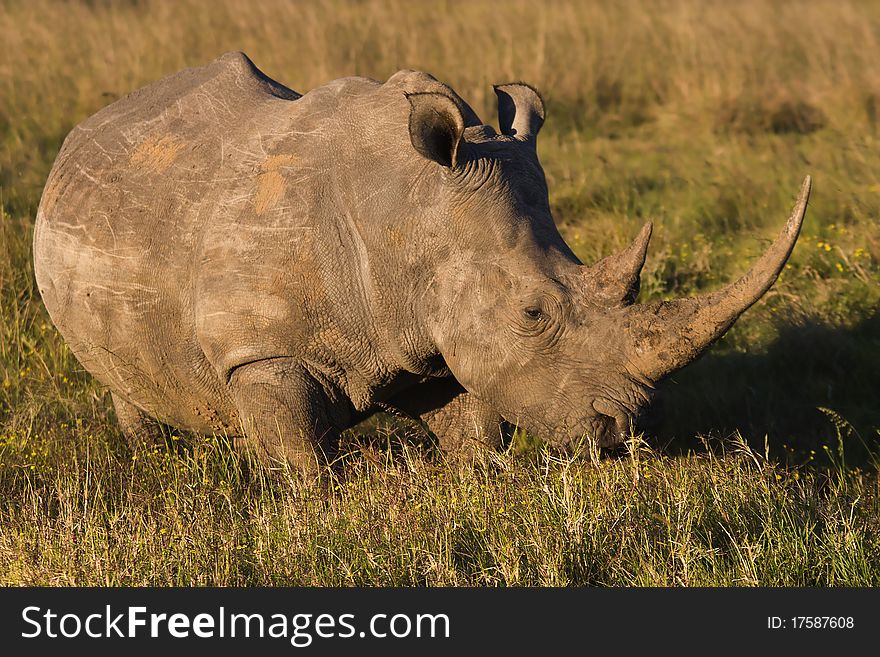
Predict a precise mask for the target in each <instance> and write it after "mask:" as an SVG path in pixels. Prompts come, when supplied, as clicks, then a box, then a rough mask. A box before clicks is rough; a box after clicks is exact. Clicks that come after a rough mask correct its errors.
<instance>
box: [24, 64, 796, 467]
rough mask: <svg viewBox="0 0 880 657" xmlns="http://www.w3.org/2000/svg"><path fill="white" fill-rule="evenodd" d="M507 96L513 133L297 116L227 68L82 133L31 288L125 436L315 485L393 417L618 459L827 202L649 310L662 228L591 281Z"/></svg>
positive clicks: (410, 94)
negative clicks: (341, 444)
mask: <svg viewBox="0 0 880 657" xmlns="http://www.w3.org/2000/svg"><path fill="white" fill-rule="evenodd" d="M496 93H497V94H498V99H499V124H500V128H501V132H502V134H497V133H496V132H495V130H493V129H492V128H491V127H489V126H486V125H483V124H482V122H481V121H480V119H478V118H477V116H476V115H475V114H474V112H473V110H471V109H470V108H469V107H468V106H467V105H466V104H465V103H464V101H462V100H461V99H460V98H459V97H458V96H457V95H456V94H455V92H453V91H452V90H451V89H450V88H449V87H447V86H445V85H443V84H441V83H439V82H437V81H436V80H435V79H434V78H432V77H431V76H429V75H426V74H424V73H419V72H414V71H401V72H399V73H397V74H395V75H394V76H392V77H391V78H390V79H389V80H388V81H387V82H386V83H385V84H380V83H378V82H375V81H373V80H368V79H364V78H344V79H340V80H335V81H333V82H330V83H329V84H327V85H325V86H322V87H319V88H317V89H314V90H313V91H311V92H309V93H307V94H305V95H303V96H300V94H298V93H295V92H293V91H291V90H290V89H287V88H286V87H284V86H282V85H280V84H278V83H276V82H274V81H272V80H270V79H268V78H267V77H265V76H264V75H263V74H262V73H261V72H259V71H258V70H257V69H256V68H255V67H254V66H253V64H252V63H251V62H250V60H248V59H247V57H245V56H244V55H243V54H240V53H231V54H227V55H224V56H223V57H221V58H220V59H218V60H216V61H214V62H212V63H211V64H209V65H207V66H205V67H202V68H194V69H188V70H185V71H182V72H180V73H177V74H176V75H172V76H170V77H168V78H165V79H163V80H160V81H158V82H156V83H154V84H152V85H150V86H148V87H145V88H143V89H140V90H138V91H136V92H134V93H132V94H130V95H129V96H127V97H125V98H123V99H121V100H119V101H118V102H115V103H113V104H112V105H110V106H109V107H106V108H104V109H103V110H101V111H100V112H98V113H97V114H95V115H94V116H93V117H91V118H90V119H88V120H86V121H84V122H83V123H82V124H80V125H79V126H78V127H76V128H75V129H74V130H73V131H72V132H71V133H70V135H69V136H68V137H67V139H66V140H65V142H64V146H63V148H62V149H61V152H60V154H59V156H58V159H57V160H56V162H55V165H54V167H53V169H52V172H51V174H50V177H49V180H48V182H47V184H46V188H45V190H44V193H43V197H42V200H41V203H40V208H39V212H38V216H37V225H36V235H35V238H34V258H35V269H36V276H37V282H38V285H39V289H40V293H41V294H42V297H43V300H44V301H45V304H46V307H47V309H48V311H49V314H50V315H51V317H52V320H53V322H54V323H55V324H56V326H57V327H58V329H59V330H60V331H61V333H62V335H63V336H64V337H65V339H66V340H67V342H68V344H69V345H70V348H71V349H72V351H73V353H74V354H75V355H76V357H77V358H78V359H79V360H80V362H81V363H82V364H83V366H84V367H85V368H86V369H87V370H89V371H90V372H91V373H93V374H94V375H95V376H96V377H97V378H98V379H99V380H100V381H101V382H102V383H103V384H105V385H106V386H108V387H109V389H110V390H111V391H112V394H113V400H114V403H115V406H116V411H117V414H118V417H119V420H120V423H121V425H122V428H123V430H124V432H125V433H126V435H127V436H128V437H129V438H130V439H132V440H135V441H139V440H148V439H151V438H152V437H153V436H154V430H155V426H154V425H155V420H159V421H161V422H164V423H167V424H170V425H173V426H176V427H179V428H183V429H188V430H192V431H196V432H203V433H210V432H214V431H229V432H231V433H233V434H236V435H240V436H241V441H240V442H241V443H243V444H245V445H249V446H251V447H253V448H254V449H256V450H258V451H259V452H260V453H261V454H263V455H264V456H267V457H269V458H270V459H275V460H280V461H284V460H286V461H288V462H289V463H292V464H293V465H295V466H296V467H298V468H300V469H302V470H304V471H306V472H317V471H319V469H320V467H321V464H322V462H323V461H324V459H325V458H326V455H328V454H330V455H332V452H333V448H334V445H335V440H336V438H337V437H338V435H339V432H340V431H342V430H344V429H346V428H347V427H350V426H351V425H352V424H354V423H356V422H358V421H360V420H361V419H363V418H364V417H366V416H368V415H369V414H370V413H372V412H375V411H376V410H377V409H380V408H386V407H389V406H390V407H394V408H397V409H399V410H400V411H402V412H404V413H408V414H410V415H412V416H414V417H419V418H421V419H423V420H424V421H425V422H426V423H427V424H428V426H429V427H431V429H432V430H433V431H434V432H435V433H437V434H438V435H439V436H440V438H441V443H442V444H443V445H444V447H446V448H448V449H454V448H462V447H463V448H465V449H466V448H467V447H468V446H469V444H470V443H486V444H497V442H498V441H499V437H500V424H501V423H502V422H503V420H507V421H508V422H510V423H515V424H517V425H519V426H522V427H524V428H526V429H528V430H530V431H532V432H535V433H537V434H540V435H543V436H546V437H548V438H549V439H550V440H552V441H554V442H556V443H558V444H560V445H565V444H568V443H569V442H570V441H571V440H572V439H582V438H587V439H590V440H593V441H596V443H597V444H598V445H601V446H608V445H613V444H615V443H618V442H619V441H620V440H621V438H622V436H623V435H624V434H625V433H626V431H627V430H628V429H629V428H630V427H631V425H632V424H633V423H634V422H635V421H637V419H638V417H639V415H640V413H641V411H642V409H643V408H644V406H645V404H646V403H647V401H648V400H649V398H650V395H651V391H652V389H653V387H654V384H655V383H656V382H657V381H659V380H660V379H662V378H663V377H664V376H666V375H667V374H669V373H670V372H672V371H675V370H676V369H678V368H680V367H682V366H684V365H685V364H687V363H688V362H690V361H692V360H694V359H695V358H696V357H698V356H699V354H700V353H701V352H702V351H703V350H705V349H706V348H707V347H708V346H709V345H710V344H711V343H712V342H713V341H714V340H715V339H717V338H718V337H719V336H720V335H721V334H723V332H724V331H725V330H727V328H729V327H730V325H731V324H732V323H733V321H734V320H735V319H736V317H737V316H739V314H740V313H742V312H743V311H744V310H745V309H746V308H748V307H749V306H750V305H751V304H752V303H754V301H756V300H757V299H758V298H759V297H760V296H761V294H763V292H764V291H766V289H767V288H768V287H769V286H770V285H771V284H772V283H773V281H774V280H775V278H776V276H777V275H778V272H779V269H780V268H781V267H782V266H783V264H784V262H785V260H786V258H787V257H788V254H789V253H790V251H791V248H792V247H793V245H794V242H795V239H796V238H797V233H798V230H799V228H800V224H801V221H802V218H803V211H804V208H805V205H806V199H807V195H808V192H809V180H807V182H805V186H804V190H803V192H802V194H801V199H800V201H799V202H798V205H797V207H796V208H795V211H794V212H793V214H792V218H791V219H790V220H789V223H788V224H787V225H786V227H785V229H784V231H783V233H782V235H780V237H779V238H778V239H777V240H776V242H775V243H774V244H773V245H772V246H771V247H770V249H769V250H768V252H767V254H765V255H764V256H763V257H762V258H761V259H760V260H759V261H758V262H757V263H756V264H755V266H754V267H753V268H752V271H750V272H749V274H747V275H746V276H745V277H743V279H741V280H740V281H738V282H737V283H735V284H733V285H731V286H729V287H728V288H725V289H724V290H721V291H720V292H717V293H715V294H713V295H708V296H706V297H701V298H694V299H684V300H680V301H675V302H669V303H655V304H647V305H632V304H633V302H634V300H635V296H636V294H637V292H638V286H639V271H640V269H641V267H642V265H643V263H644V259H645V251H646V248H647V243H648V239H649V237H650V225H648V226H646V227H645V229H643V231H642V233H641V234H640V235H639V237H638V238H637V239H636V241H635V242H634V243H633V245H632V246H631V247H629V248H628V249H627V250H626V251H624V252H623V253H621V254H618V255H616V256H612V257H610V258H606V259H604V260H602V261H600V262H599V263H597V264H596V265H594V266H593V267H586V266H584V265H582V264H581V263H580V262H579V261H578V259H577V258H576V257H575V256H574V254H573V253H572V252H571V250H570V249H569V248H568V246H566V244H565V242H564V241H563V240H562V238H561V237H560V235H559V233H558V231H557V230H556V227H555V225H554V223H553V220H552V217H551V215H550V208H549V205H548V200H547V187H546V183H545V180H544V175H543V172H542V169H541V166H540V164H539V163H538V159H537V155H536V150H535V140H536V137H537V132H538V130H539V129H540V127H541V124H542V123H543V118H544V107H543V104H542V102H541V100H540V97H539V96H538V95H537V94H536V93H535V92H534V91H533V90H532V89H531V88H529V87H527V86H525V85H519V84H515V85H505V86H502V87H497V88H496Z"/></svg>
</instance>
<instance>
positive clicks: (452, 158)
mask: <svg viewBox="0 0 880 657" xmlns="http://www.w3.org/2000/svg"><path fill="white" fill-rule="evenodd" d="M406 97H407V99H408V100H409V104H410V106H411V107H410V113H409V138H410V141H411V142H412V145H413V148H415V149H416V150H417V151H418V152H419V154H420V155H422V157H425V158H427V159H429V160H433V161H434V162H436V163H437V164H441V165H443V166H444V167H454V166H455V165H456V163H457V161H458V147H459V145H460V144H461V136H462V134H463V133H464V117H463V116H462V114H461V110H460V109H459V108H458V105H456V104H455V101H454V100H452V98H450V97H449V96H446V95H445V94H438V93H415V94H407V95H406Z"/></svg>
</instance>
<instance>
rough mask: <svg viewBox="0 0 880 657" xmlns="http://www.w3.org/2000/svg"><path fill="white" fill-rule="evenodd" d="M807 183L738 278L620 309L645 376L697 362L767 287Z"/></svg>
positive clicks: (799, 216)
mask: <svg viewBox="0 0 880 657" xmlns="http://www.w3.org/2000/svg"><path fill="white" fill-rule="evenodd" d="M810 186H811V181H810V177H809V176H807V177H806V178H805V179H804V184H803V186H802V187H801V193H800V196H799V197H798V200H797V202H796V203H795V206H794V209H792V211H791V216H790V217H789V219H788V222H786V224H785V227H784V228H783V229H782V232H781V233H780V234H779V236H778V237H777V238H776V239H775V240H774V241H773V243H772V244H771V245H770V247H769V248H768V249H767V251H766V252H765V253H764V254H763V255H762V256H761V257H760V258H758V260H757V261H756V262H755V264H754V265H752V268H751V269H750V270H749V272H748V273H747V274H746V275H745V276H743V277H742V278H740V279H739V280H738V281H736V282H735V283H731V284H730V285H728V286H727V287H725V288H723V289H721V290H718V291H717V292H713V293H711V294H706V295H703V296H699V297H690V298H687V299H676V300H674V301H661V302H654V303H648V304H642V305H637V306H629V307H628V308H626V309H625V310H624V311H623V312H624V313H625V322H624V325H625V327H626V331H627V345H626V350H627V353H628V357H629V360H630V361H631V362H632V363H633V365H634V366H635V367H636V369H638V370H639V372H640V373H641V374H642V375H643V376H644V377H646V378H647V379H649V380H651V381H659V380H660V379H662V378H663V377H665V376H667V375H668V374H671V373H672V372H675V371H676V370H679V369H681V368H682V367H684V366H685V365H687V364H688V363H690V362H692V361H694V360H696V359H697V358H698V357H699V356H700V355H701V354H702V353H703V352H704V351H705V350H706V349H708V348H709V346H710V345H711V344H712V343H713V342H715V341H716V340H717V339H718V338H720V337H721V336H722V335H724V333H725V332H726V331H727V329H729V328H730V327H731V326H732V325H733V323H734V322H735V321H736V319H737V318H738V317H739V316H740V315H741V314H742V313H744V312H745V311H746V310H748V308H749V307H750V306H751V305H752V304H754V303H755V302H756V301H757V300H758V299H760V298H761V297H762V296H763V295H764V293H765V292H766V291H767V290H769V289H770V286H771V285H773V283H774V282H775V281H776V279H777V278H778V277H779V273H780V272H781V271H782V268H783V267H784V266H785V262H786V261H787V260H788V256H789V255H791V251H792V249H794V245H795V242H796V241H797V238H798V234H799V233H800V229H801V225H802V224H803V221H804V213H805V212H806V209H807V201H808V200H809V198H810Z"/></svg>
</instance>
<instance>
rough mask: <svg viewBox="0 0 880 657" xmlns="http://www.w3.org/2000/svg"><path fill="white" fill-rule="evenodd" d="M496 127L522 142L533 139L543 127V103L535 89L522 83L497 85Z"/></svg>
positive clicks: (495, 87)
mask: <svg viewBox="0 0 880 657" xmlns="http://www.w3.org/2000/svg"><path fill="white" fill-rule="evenodd" d="M493 89H495V95H496V96H498V127H499V128H501V133H502V134H505V135H510V136H516V137H519V138H520V139H523V140H529V139H534V138H535V137H537V136H538V131H539V130H540V129H541V126H542V125H544V116H545V112H544V101H543V100H542V98H541V94H539V93H538V91H537V89H535V88H534V87H531V86H529V85H527V84H524V83H522V82H515V83H513V84H497V85H495V86H494V87H493Z"/></svg>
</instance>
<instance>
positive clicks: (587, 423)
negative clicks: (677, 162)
mask: <svg viewBox="0 0 880 657" xmlns="http://www.w3.org/2000/svg"><path fill="white" fill-rule="evenodd" d="M495 90H496V94H497V96H498V115H499V124H500V129H501V134H496V133H495V131H494V130H493V129H492V128H490V127H488V126H482V125H469V126H467V127H466V125H465V123H466V122H465V119H464V118H463V115H462V112H461V105H460V103H459V102H458V101H456V100H454V99H453V98H451V97H449V96H446V95H444V94H442V93H418V94H412V95H410V96H408V98H409V100H410V104H411V114H410V119H409V131H410V138H411V142H412V146H413V147H414V148H415V149H416V151H417V152H418V153H419V154H421V155H422V156H423V157H425V158H427V159H428V160H431V161H432V162H433V163H434V164H435V165H436V171H435V173H436V174H437V175H438V179H439V180H440V182H439V183H438V184H439V186H440V188H441V192H440V196H441V198H442V203H441V204H440V205H442V207H443V208H444V215H445V216H444V218H443V224H444V226H445V231H446V233H445V237H444V239H443V241H444V244H446V247H448V248H443V249H442V252H443V254H442V256H441V259H440V261H439V265H438V267H437V270H436V273H435V274H434V277H433V281H432V283H431V290H432V292H433V296H434V303H433V304H432V311H431V314H430V316H429V319H428V322H429V325H430V330H431V331H432V334H433V338H434V340H435V342H436V344H437V346H438V348H439V349H440V352H441V354H442V356H443V358H444V360H445V361H446V364H447V366H448V368H449V369H450V370H451V372H452V373H453V374H454V375H455V377H456V378H457V379H458V380H459V382H460V383H461V384H462V385H463V386H464V387H465V388H466V389H467V390H468V391H470V392H471V393H473V394H475V395H476V396H477V397H479V398H481V399H483V400H485V401H486V402H488V403H489V404H491V405H492V406H494V407H495V408H497V409H498V410H499V411H500V412H501V413H502V415H503V416H504V417H505V419H507V420H508V421H510V422H512V423H516V424H518V425H519V426H521V427H524V428H525V429H527V430H529V431H532V432H534V433H536V434H538V435H541V436H543V437H546V438H548V439H550V440H551V441H552V442H555V443H557V444H563V445H564V444H568V443H569V442H570V441H571V440H572V439H583V438H587V439H590V440H593V441H595V443H596V444H598V445H600V446H611V445H614V444H617V443H619V442H620V441H621V440H622V438H623V437H624V436H625V435H627V434H628V432H630V431H631V430H632V428H633V426H637V425H638V420H639V416H640V415H641V414H642V412H643V410H644V409H645V407H646V405H647V403H648V402H649V400H650V398H651V394H652V392H653V390H654V386H655V384H657V382H659V381H660V380H661V379H663V378H664V377H665V376H667V375H669V374H670V373H672V372H675V371H676V370H678V369H680V368H682V367H684V366H685V365H687V364H688V363H690V362H692V361H694V360H695V359H696V358H698V357H699V356H700V354H701V353H703V352H704V351H705V350H706V349H707V348H708V347H709V346H710V345H711V344H712V343H713V342H714V341H715V340H717V339H718V338H719V337H721V336H722V335H723V334H724V332H725V331H727V330H728V329H729V328H730V326H731V325H732V324H733V322H734V321H735V320H736V319H737V317H739V316H740V314H742V313H743V312H744V311H745V310H746V309H747V308H749V307H750V306H751V305H752V304H754V303H755V302H756V301H757V300H758V299H759V298H760V297H761V296H762V295H763V294H764V292H766V291H767V289H768V288H769V287H770V286H771V285H772V284H773V282H774V281H775V280H776V278H777V276H778V275H779V272H780V270H781V269H782V267H783V266H784V264H785V261H786V260H787V258H788V256H789V254H790V253H791V250H792V248H793V247H794V243H795V241H796V239H797V236H798V232H799V230H800V226H801V223H802V221H803V216H804V211H805V209H806V205H807V199H808V196H809V192H810V179H809V177H808V178H807V179H806V180H805V181H804V185H803V189H802V190H801V194H800V198H799V200H798V201H797V204H796V205H795V208H794V210H793V212H792V214H791V217H790V219H789V220H788V223H787V224H786V225H785V228H784V229H783V231H782V233H781V234H780V235H779V237H778V238H777V239H776V240H775V241H774V242H773V244H772V245H771V246H770V247H769V249H768V250H767V252H766V253H765V254H764V255H763V256H762V257H761V258H760V259H759V260H758V261H757V262H756V263H755V264H754V266H753V267H752V268H751V270H750V271H749V272H748V273H747V274H746V275H745V276H743V277H742V278H741V279H739V280H738V281H737V282H735V283H733V284H731V285H729V286H727V287H725V288H724V289H722V290H720V291H717V292H714V293H711V294H708V295H705V296H700V297H692V298H686V299H679V300H675V301H661V302H652V303H645V304H635V299H636V296H637V294H638V291H639V276H640V271H641V268H642V266H643V265H644V262H645V257H646V252H647V248H648V242H649V239H650V236H651V224H650V223H649V224H647V225H645V227H644V228H643V229H642V230H641V232H640V233H639V235H638V237H636V239H635V241H634V242H633V243H632V245H630V246H629V247H628V248H627V249H625V250H624V251H623V252H621V253H619V254H617V255H612V256H609V257H607V258H604V259H602V260H600V261H599V262H598V263H596V264H594V265H592V266H586V265H584V264H582V263H581V262H579V261H578V259H577V258H576V257H575V255H574V254H573V253H572V251H571V250H570V249H569V248H568V246H567V245H566V244H565V242H564V241H563V239H562V237H561V236H560V235H559V232H558V231H557V229H556V227H555V224H554V222H553V219H552V217H551V214H550V207H549V203H548V196H547V186H546V183H545V179H544V175H543V171H542V169H541V166H540V164H539V162H538V158H537V153H536V148H535V143H536V138H537V134H538V131H539V129H540V127H541V125H542V123H543V120H544V105H543V102H542V101H541V98H540V96H539V95H538V94H537V92H535V91H534V90H533V89H532V88H530V87H528V86H526V85H523V84H513V85H504V86H499V87H496V88H495ZM471 123H473V122H471Z"/></svg>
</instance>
